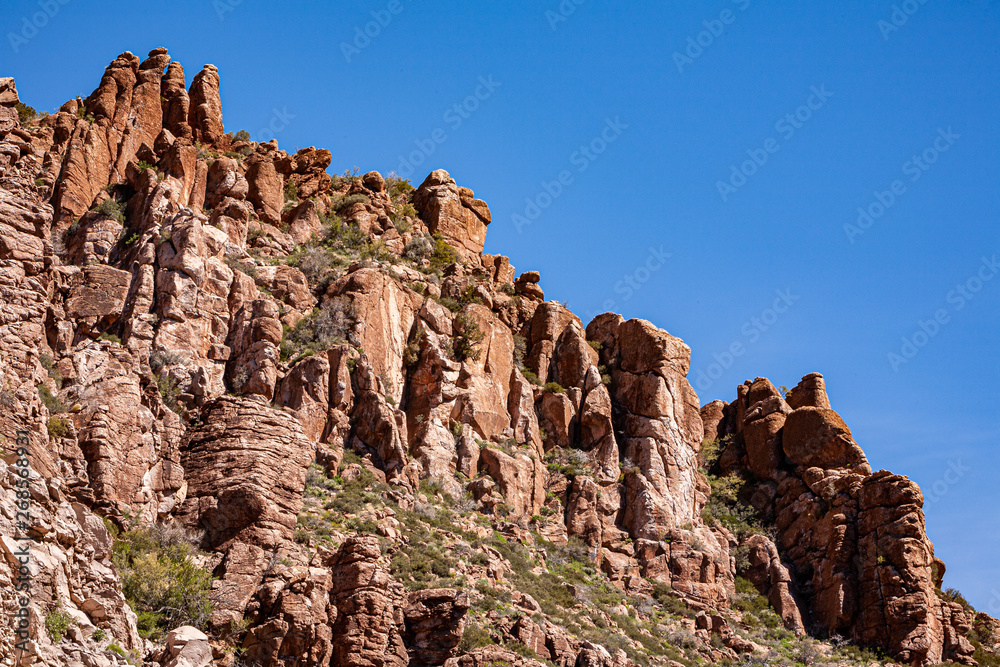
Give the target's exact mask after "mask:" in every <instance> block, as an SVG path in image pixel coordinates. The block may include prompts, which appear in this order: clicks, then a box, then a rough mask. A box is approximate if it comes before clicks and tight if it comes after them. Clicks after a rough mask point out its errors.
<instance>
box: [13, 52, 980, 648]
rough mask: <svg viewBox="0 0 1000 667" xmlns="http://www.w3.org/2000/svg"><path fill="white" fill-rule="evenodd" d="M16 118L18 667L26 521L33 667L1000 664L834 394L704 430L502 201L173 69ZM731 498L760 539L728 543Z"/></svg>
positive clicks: (644, 329)
mask: <svg viewBox="0 0 1000 667" xmlns="http://www.w3.org/2000/svg"><path fill="white" fill-rule="evenodd" d="M18 103H19V99H18V96H17V92H16V89H15V86H14V82H13V80H12V79H0V339H2V345H0V360H2V363H0V404H2V412H0V424H2V428H3V434H4V435H5V436H7V438H8V439H7V440H5V441H4V443H3V445H4V452H5V456H4V458H3V462H0V497H2V498H0V500H2V505H0V507H2V509H0V546H2V554H0V555H2V556H3V558H0V583H2V584H3V586H2V587H0V603H2V607H0V621H2V622H0V663H2V664H14V662H13V660H14V658H15V656H17V655H18V651H17V650H15V644H16V643H17V642H18V637H17V636H16V634H15V632H14V628H15V627H16V622H15V613H16V612H17V610H18V601H17V598H16V596H15V594H14V592H13V584H14V581H15V580H16V579H17V576H18V575H17V573H18V567H19V564H18V561H17V559H16V556H15V553H16V552H17V549H18V548H19V547H20V545H19V543H18V542H17V541H16V540H15V537H16V536H19V535H22V534H25V533H26V534H27V535H29V536H30V537H31V538H32V542H31V543H30V544H31V552H30V553H31V558H30V566H29V568H30V575H31V576H30V581H31V598H30V599H31V604H30V635H31V641H29V642H28V643H27V645H26V648H27V651H26V652H25V653H26V655H25V656H24V657H23V658H22V662H21V664H44V665H87V666H88V667H89V666H92V665H102V666H103V665H111V664H125V662H126V661H127V660H128V661H132V662H137V661H138V660H140V659H144V660H146V661H147V663H149V664H159V665H163V666H171V667H173V666H180V665H207V664H212V663H214V664H219V665H237V664H246V665H288V666H292V665H296V666H300V665H301V666H306V665H338V666H341V665H343V666H352V667H383V666H385V667H390V666H392V667H396V666H400V667H401V666H402V665H406V664H412V665H442V664H447V665H449V667H485V666H486V665H496V664H500V663H509V664H524V665H528V664H531V665H536V664H540V663H539V661H549V663H556V664H558V665H560V667H570V666H575V667H584V666H586V667H612V666H614V667H628V666H630V665H632V664H635V663H641V664H648V663H650V662H652V663H658V664H672V665H676V664H679V663H682V664H698V663H705V662H726V661H737V660H739V659H740V657H739V656H741V655H743V656H747V657H745V658H743V659H744V660H754V659H755V660H758V661H772V662H779V663H780V662H781V661H783V660H784V661H786V662H787V661H789V660H791V659H792V658H791V657H789V656H788V655H786V654H782V653H780V650H779V649H778V648H775V646H779V647H780V645H781V643H780V641H779V640H783V641H784V642H785V646H786V648H787V646H789V645H791V642H792V641H793V640H794V641H796V642H799V644H797V645H799V646H804V647H807V648H809V651H811V652H807V653H806V654H805V657H802V656H798V657H796V659H798V660H799V662H806V663H808V664H812V663H813V662H817V661H818V662H824V661H825V662H831V663H832V662H837V661H838V660H840V661H842V662H849V660H848V659H847V658H846V657H845V655H846V654H845V653H843V652H842V651H840V649H837V650H836V651H835V650H834V649H833V647H832V645H830V644H823V643H816V642H813V643H808V642H811V640H808V639H807V638H804V637H805V636H806V634H807V633H813V634H816V635H819V636H842V637H846V638H848V639H850V640H853V641H855V642H857V643H859V644H862V645H866V646H875V647H880V648H881V649H882V650H884V651H885V652H886V653H887V654H888V655H889V656H890V657H892V658H894V659H896V660H898V661H900V662H904V663H908V664H914V665H926V664H931V663H937V662H941V661H946V660H950V661H955V662H961V663H964V664H970V665H971V664H975V663H974V661H973V660H972V655H973V653H974V651H975V650H976V649H977V648H978V649H979V650H980V651H981V652H982V651H986V653H982V654H983V655H986V654H988V652H989V650H991V644H990V641H994V642H995V641H996V640H995V637H996V636H997V634H998V633H997V631H996V630H997V627H996V622H995V621H994V620H993V619H990V618H989V617H987V616H985V615H983V614H980V615H979V616H978V617H973V616H972V612H971V611H970V610H969V608H967V607H964V606H963V605H962V604H960V603H958V602H953V601H949V600H948V599H944V598H946V597H947V596H942V595H940V594H939V588H940V585H941V577H942V576H943V574H944V564H943V563H941V561H940V560H938V559H936V558H935V557H934V552H933V546H932V545H931V543H930V541H929V540H928V538H927V535H926V532H925V530H924V518H923V513H922V511H921V505H922V497H921V494H920V490H919V489H918V488H917V486H916V484H914V483H912V482H910V481H909V480H907V479H906V478H905V477H901V476H897V475H892V474H891V473H888V472H885V471H880V472H876V473H873V472H872V471H871V469H870V467H869V465H868V463H867V461H866V459H865V455H864V453H863V452H862V450H861V448H860V447H859V446H858V445H857V444H856V443H855V442H854V440H853V439H852V437H851V434H850V431H849V430H848V428H847V427H846V425H844V423H843V421H842V420H841V419H840V417H839V416H838V415H837V414H836V413H835V412H833V411H832V410H831V409H830V405H829V401H828V399H827V396H826V392H825V389H824V386H823V381H822V377H821V376H819V375H818V374H814V375H810V376H807V377H806V378H804V379H803V381H802V382H801V383H800V384H799V386H798V387H796V388H795V389H793V390H792V391H791V392H790V393H788V395H787V396H782V395H781V393H779V392H778V391H777V390H776V389H775V388H774V387H773V386H772V385H771V383H770V382H768V381H767V380H765V379H760V378H758V379H757V380H755V381H754V382H752V383H750V382H748V383H746V384H745V385H743V386H741V387H739V390H738V394H737V398H736V400H735V401H734V402H733V403H731V404H724V403H721V402H718V401H717V402H713V403H711V404H709V405H707V406H705V407H703V408H702V407H701V406H700V402H699V400H698V397H697V395H696V394H695V392H694V390H693V389H692V387H691V385H690V384H689V383H688V381H687V379H686V375H687V372H688V370H689V365H690V350H689V348H688V347H687V346H686V345H685V344H684V343H683V342H682V341H680V340H679V339H677V338H675V337H673V336H671V335H669V334H668V333H666V332H665V331H663V330H661V329H658V328H657V327H655V326H654V325H652V324H650V323H649V322H646V321H643V320H628V321H626V320H624V319H623V318H622V317H620V316H618V315H614V314H610V313H609V314H604V315H601V316H599V317H597V318H596V319H594V320H593V321H592V322H590V323H589V324H588V325H586V326H584V324H583V323H582V322H581V321H580V319H579V318H578V317H577V316H576V315H574V314H573V313H571V312H570V311H569V310H567V309H566V308H565V307H563V306H561V305H559V304H558V303H556V302H546V301H545V300H544V294H543V292H542V290H541V289H540V287H539V285H538V282H539V275H538V274H537V273H536V272H527V273H523V274H521V275H520V276H519V277H516V278H515V271H514V268H513V267H512V266H511V265H510V263H509V261H508V260H507V258H506V257H503V256H496V255H488V254H483V252H482V251H483V243H484V240H485V236H486V230H487V226H488V225H489V223H490V211H489V208H488V207H487V205H486V204H485V203H484V202H483V201H481V200H479V199H476V198H475V195H474V194H473V192H472V191H471V190H469V189H468V188H463V187H460V186H458V185H457V184H456V183H455V181H454V180H453V179H452V178H451V176H449V175H448V173H447V172H445V171H442V170H438V171H435V172H433V173H431V174H430V175H429V176H428V177H427V179H426V180H425V181H424V182H423V183H422V184H421V185H420V187H419V188H417V189H415V190H413V188H412V186H410V185H409V184H408V183H406V182H404V181H401V180H399V179H397V178H394V177H390V178H388V179H387V178H384V177H383V176H381V175H380V174H378V173H376V172H372V173H368V174H365V175H363V176H360V175H357V174H350V173H348V174H345V176H343V177H331V176H330V175H329V174H328V173H327V168H328V167H329V166H330V163H331V154H330V152H329V151H326V150H317V149H314V148H307V149H304V150H301V151H299V152H297V153H295V154H293V155H289V154H288V153H286V152H284V151H282V150H280V149H279V148H278V146H277V143H276V142H274V141H272V142H270V143H264V144H260V143H254V142H252V141H249V138H248V137H246V136H243V134H242V133H240V134H237V135H236V136H234V135H232V134H229V133H226V132H225V129H224V125H223V119H222V105H221V100H220V95H219V74H218V72H217V70H216V68H215V67H213V66H211V65H207V66H205V68H204V69H203V70H202V71H201V72H199V73H198V74H197V75H196V76H195V77H194V79H193V81H192V84H191V87H190V88H189V89H186V88H185V76H184V71H183V68H182V67H181V66H180V64H179V63H176V62H170V58H169V56H168V55H167V53H166V50H165V49H156V50H154V51H152V52H151V53H150V54H149V56H148V58H147V59H146V60H144V61H143V60H140V59H139V58H137V57H136V56H134V55H132V54H131V53H124V54H122V55H121V56H119V57H118V58H116V59H115V60H114V62H112V63H111V65H110V66H109V67H108V69H107V70H106V71H105V74H104V77H103V78H102V79H101V82H100V85H99V86H98V88H97V89H96V90H95V91H94V92H93V93H92V94H91V95H90V96H89V97H88V98H87V99H85V100H83V99H76V100H71V101H69V102H67V103H66V104H64V105H63V106H62V107H61V109H60V110H59V111H58V112H57V113H54V114H52V115H46V116H44V117H34V118H33V117H32V114H31V113H30V112H28V113H25V111H24V107H23V106H19V105H18ZM19 111H21V115H20V117H19V113H18V112H19ZM18 431H27V432H28V433H30V445H29V446H28V450H29V454H28V457H27V458H28V460H29V461H30V468H31V472H30V475H29V481H30V484H29V490H30V494H29V495H30V503H31V508H32V509H31V521H30V525H29V526H26V527H23V528H24V530H17V529H16V523H17V522H16V521H15V514H14V509H13V508H14V507H15V502H16V500H17V496H16V491H15V489H16V488H17V485H16V482H17V479H18V478H17V470H16V468H15V461H16V459H18V457H17V456H16V454H14V453H13V452H12V451H11V450H12V449H13V442H12V436H13V434H14V433H16V432H18ZM703 442H705V443H708V444H707V445H706V451H704V452H703V451H702V447H703ZM709 450H711V452H709ZM716 456H717V459H716ZM732 479H738V480H740V483H739V490H738V493H736V494H735V495H733V494H731V493H730V496H732V497H730V498H729V499H730V500H733V498H735V503H736V504H735V505H734V506H733V507H734V508H736V507H742V508H743V509H742V510H736V509H734V510H733V511H734V512H736V513H737V514H739V513H740V512H743V515H747V513H752V514H753V515H754V519H753V521H754V522H755V523H754V525H756V526H757V528H758V529H756V530H745V529H744V528H746V527H747V526H749V525H750V524H749V523H746V525H743V524H740V526H737V525H736V524H733V523H732V522H727V521H725V520H719V515H718V513H717V512H716V511H715V510H716V509H717V508H718V507H719V503H718V502H717V501H719V498H720V497H722V496H721V491H720V490H719V489H721V488H722V487H721V486H720V485H719V484H720V483H719V480H732ZM713 494H714V497H713ZM727 497H728V496H727ZM731 504H732V503H731ZM748 508H749V509H748ZM726 516H728V517H730V518H731V517H732V516H733V515H726ZM154 524H155V525H156V526H159V527H161V529H163V530H166V528H163V527H169V526H172V527H174V528H173V529H174V530H176V528H177V527H183V528H186V529H189V530H190V531H191V532H190V535H194V536H196V538H195V539H196V540H197V544H196V546H197V547H198V550H197V551H193V552H191V554H190V555H189V556H186V557H185V558H186V560H185V559H182V562H189V561H190V562H193V563H195V564H196V565H197V566H198V568H201V569H203V570H208V571H211V573H212V576H213V578H214V579H213V580H212V582H211V590H210V596H209V597H210V599H211V607H210V608H207V609H206V615H205V616H204V617H203V618H199V619H188V620H190V622H191V623H196V624H198V625H200V626H201V629H200V630H199V629H196V628H194V627H190V626H183V627H179V628H176V629H174V630H173V631H172V632H170V633H169V634H167V635H166V636H164V633H163V632H155V631H150V627H149V625H148V621H149V618H151V617H150V616H149V613H152V614H153V617H154V618H158V617H156V616H155V615H156V614H162V613H164V609H159V610H146V611H145V612H142V613H140V615H139V616H137V614H136V613H134V612H133V610H132V609H131V608H130V607H129V606H128V605H127V604H126V600H127V598H128V599H130V600H133V602H134V598H135V596H137V595H138V594H139V593H137V592H136V590H137V588H136V586H135V585H134V584H133V583H132V582H133V579H132V577H134V576H135V573H134V572H133V573H131V574H128V575H127V576H126V574H125V573H123V572H122V571H121V569H122V566H121V563H124V562H126V561H120V560H117V558H119V557H120V552H116V551H115V550H116V545H115V540H116V537H115V535H116V534H118V533H119V532H120V531H125V532H124V533H122V536H119V537H118V538H117V539H118V540H119V541H120V542H124V541H125V540H126V539H127V538H126V536H127V535H128V531H130V530H137V529H143V528H144V527H148V526H152V525H154ZM761 527H765V528H766V527H771V530H770V536H768V534H766V533H768V531H767V530H763V529H759V528H761ZM772 538H773V539H772ZM175 548H179V547H175ZM116 553H118V554H119V556H116V555H114V554H116ZM183 553H187V552H183ZM142 562H146V561H142ZM139 572H140V574H142V568H139ZM126 579H128V581H126ZM206 581H207V579H206ZM746 582H750V583H749V584H747V583H746ZM748 585H749V586H750V588H749V589H748V588H747V586H748ZM754 587H755V588H756V590H754ZM139 589H140V590H141V586H139ZM761 596H766V600H765V598H764V597H761ZM762 600H763V602H761V601H762ZM768 601H769V604H768ZM754 604H756V605H757V607H754ZM602 605H603V607H602ZM605 607H606V609H605ZM140 611H141V610H140ZM147 612H149V613H147ZM166 613H172V610H167V611H166ZM761 618H774V619H775V621H774V623H773V624H772V625H771V627H770V629H769V630H767V631H766V632H765V631H752V629H753V628H754V627H755V622H757V621H759V620H760V619H761ZM52 619H57V620H59V621H61V625H60V623H56V622H53V621H52ZM782 626H783V627H782ZM140 629H142V630H143V632H142V633H141V634H140ZM154 630H155V628H154ZM201 630H204V633H203V632H202V631H201ZM968 637H972V638H974V639H976V641H977V644H978V646H976V647H974V646H973V645H972V644H971V643H970V641H969V639H968ZM796 638H798V639H796ZM769 640H774V642H772V644H771V645H769V644H767V642H768V641H769ZM22 648H25V647H24V646H22ZM995 648H996V647H995V645H993V646H992V650H995ZM776 651H777V652H776ZM789 664H790V663H789Z"/></svg>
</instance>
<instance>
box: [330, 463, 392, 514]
mask: <svg viewBox="0 0 1000 667" xmlns="http://www.w3.org/2000/svg"><path fill="white" fill-rule="evenodd" d="M381 489H382V487H381V486H380V485H379V484H378V481H377V480H376V479H375V475H373V474H372V472H371V471H370V470H368V469H367V468H362V469H361V474H360V475H359V476H358V478H357V479H350V480H344V483H343V485H342V486H341V487H340V490H338V491H337V493H336V495H335V496H334V497H333V498H332V499H331V500H329V501H328V502H327V503H326V504H325V505H323V509H325V510H330V511H331V512H334V513H335V514H338V515H343V514H357V513H358V512H360V511H361V510H363V509H364V507H365V505H366V504H368V503H370V502H373V501H375V500H377V499H378V498H379V496H378V495H377V493H378V492H380V491H381Z"/></svg>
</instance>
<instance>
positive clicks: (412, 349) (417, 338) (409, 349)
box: [403, 326, 427, 368]
mask: <svg viewBox="0 0 1000 667" xmlns="http://www.w3.org/2000/svg"><path fill="white" fill-rule="evenodd" d="M426 335H427V330H426V329H424V327H423V326H418V327H417V329H416V330H415V331H414V332H413V336H411V337H410V342H409V343H407V344H406V350H405V351H404V352H403V365H405V366H406V367H407V368H413V367H414V366H416V365H417V362H418V361H420V345H421V343H423V340H424V336H426Z"/></svg>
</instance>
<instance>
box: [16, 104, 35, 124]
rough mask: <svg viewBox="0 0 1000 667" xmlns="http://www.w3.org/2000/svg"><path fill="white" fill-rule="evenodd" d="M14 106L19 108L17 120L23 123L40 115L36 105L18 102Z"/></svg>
mask: <svg viewBox="0 0 1000 667" xmlns="http://www.w3.org/2000/svg"><path fill="white" fill-rule="evenodd" d="M14 108H15V109H17V120H18V121H20V123H21V125H27V124H28V123H30V122H31V121H33V120H34V119H35V116H37V115H38V112H37V111H35V107H32V106H28V105H27V104H25V103H24V102H18V103H17V106H15V107H14Z"/></svg>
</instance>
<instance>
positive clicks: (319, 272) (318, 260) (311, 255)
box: [288, 246, 336, 285]
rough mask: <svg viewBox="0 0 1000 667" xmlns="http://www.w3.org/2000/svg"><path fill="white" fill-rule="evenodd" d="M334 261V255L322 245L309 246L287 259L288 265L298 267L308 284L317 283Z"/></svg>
mask: <svg viewBox="0 0 1000 667" xmlns="http://www.w3.org/2000/svg"><path fill="white" fill-rule="evenodd" d="M335 263H336V255H334V253H333V252H332V251H331V250H330V249H329V248H326V247H323V246H309V247H307V248H303V249H302V250H300V251H299V252H297V253H295V254H293V255H292V256H290V257H289V259H288V264H289V266H295V267H298V269H299V271H301V272H302V274H303V275H304V276H305V277H306V280H307V281H309V284H310V285H316V284H319V282H320V280H322V279H323V276H325V275H326V273H327V271H329V270H330V269H331V268H332V267H333V266H334V264H335Z"/></svg>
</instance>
